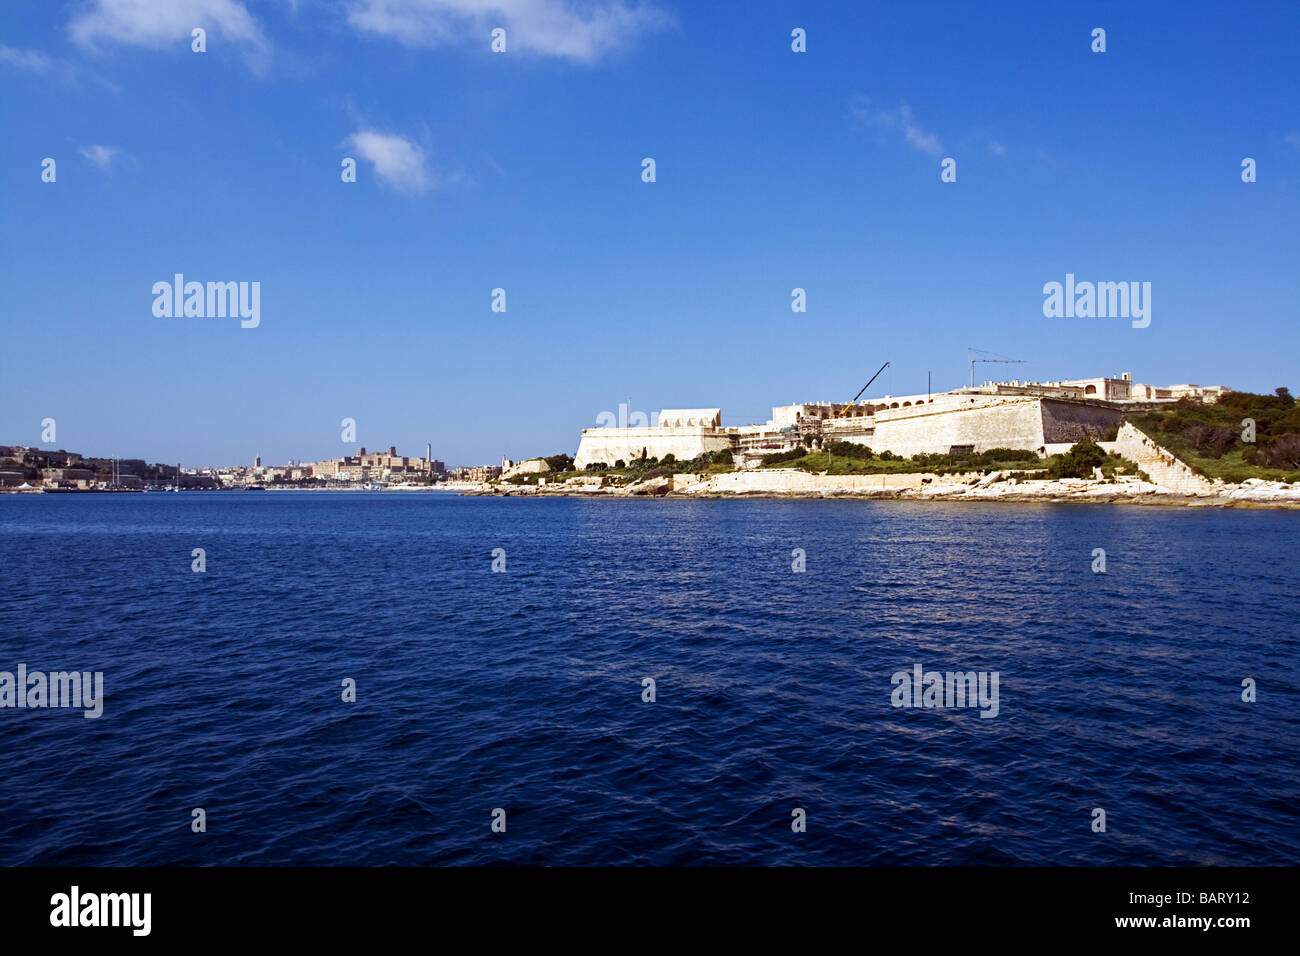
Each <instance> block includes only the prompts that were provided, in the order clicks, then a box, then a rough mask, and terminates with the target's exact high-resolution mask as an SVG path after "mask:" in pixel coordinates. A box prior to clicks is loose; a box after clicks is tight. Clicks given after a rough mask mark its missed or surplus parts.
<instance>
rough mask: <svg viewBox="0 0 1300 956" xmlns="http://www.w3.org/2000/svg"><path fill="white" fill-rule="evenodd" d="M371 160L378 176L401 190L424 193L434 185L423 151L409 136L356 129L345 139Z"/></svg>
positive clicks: (363, 156) (369, 161)
mask: <svg viewBox="0 0 1300 956" xmlns="http://www.w3.org/2000/svg"><path fill="white" fill-rule="evenodd" d="M345 142H346V143H347V145H349V146H351V147H352V148H353V149H355V150H356V151H357V153H358V154H359V155H360V156H361V158H362V159H364V160H366V161H367V162H368V163H370V165H371V167H373V169H374V171H375V175H376V176H378V177H379V178H380V179H381V180H382V181H384V182H386V183H387V184H388V185H390V186H392V187H393V188H395V189H399V190H401V191H402V192H424V191H425V190H427V189H429V188H430V187H431V186H432V185H433V182H434V180H433V174H432V173H430V172H429V168H428V165H427V162H426V158H425V154H424V150H423V149H421V148H420V147H419V146H417V145H415V144H414V143H412V142H411V141H410V140H409V139H406V138H404V137H402V136H397V135H395V134H393V133H380V132H377V131H375V130H372V129H363V130H357V132H355V133H353V134H352V135H351V136H349V137H348V138H347V140H346V141H345Z"/></svg>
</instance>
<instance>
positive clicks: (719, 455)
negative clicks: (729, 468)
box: [713, 448, 735, 465]
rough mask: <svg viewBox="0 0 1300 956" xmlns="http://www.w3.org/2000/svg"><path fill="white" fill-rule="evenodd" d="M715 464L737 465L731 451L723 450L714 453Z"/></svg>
mask: <svg viewBox="0 0 1300 956" xmlns="http://www.w3.org/2000/svg"><path fill="white" fill-rule="evenodd" d="M713 464H715V465H731V464H735V458H733V457H732V454H731V449H730V448H723V449H722V450H720V451H715V452H714V453H713Z"/></svg>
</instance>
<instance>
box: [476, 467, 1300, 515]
mask: <svg viewBox="0 0 1300 956" xmlns="http://www.w3.org/2000/svg"><path fill="white" fill-rule="evenodd" d="M1205 484H1206V487H1205V488H1204V489H1203V490H1197V491H1191V492H1189V491H1187V490H1179V489H1172V488H1167V487H1163V486H1161V485H1157V484H1154V483H1152V482H1150V481H1144V480H1142V479H1140V478H1126V477H1119V478H1115V479H1104V478H1103V479H1084V478H1063V479H1060V480H1056V481H1051V480H1026V479H1022V478H1018V477H1013V476H1008V475H1006V474H1004V473H1002V472H991V473H989V474H987V475H960V476H952V475H947V476H941V475H933V474H908V475H902V474H890V475H820V474H811V473H808V472H801V471H794V470H784V469H781V470H764V471H748V472H745V471H739V472H726V473H723V474H717V475H691V474H676V475H664V476H660V477H656V478H652V479H649V480H646V481H641V482H637V483H634V484H630V485H613V484H609V483H603V482H602V481H601V479H599V478H587V477H582V478H577V479H573V480H571V481H568V482H562V483H556V484H546V485H512V484H501V483H497V484H493V485H490V486H485V487H484V488H482V489H481V490H477V491H468V492H465V493H466V494H471V495H494V496H502V497H548V496H549V497H556V496H558V497H614V498H636V497H655V498H774V499H803V498H862V499H878V500H902V501H983V502H990V501H993V502H996V501H1004V502H1009V503H1024V502H1086V503H1099V504H1135V505H1181V506H1187V507H1220V508H1300V484H1294V485H1291V484H1286V483H1284V482H1275V481H1261V480H1259V479H1251V480H1249V481H1246V482H1244V483H1242V484H1240V485H1234V484H1225V483H1222V482H1214V483H1210V482H1206V483H1205Z"/></svg>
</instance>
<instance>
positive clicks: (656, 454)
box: [574, 427, 731, 471]
mask: <svg viewBox="0 0 1300 956" xmlns="http://www.w3.org/2000/svg"><path fill="white" fill-rule="evenodd" d="M730 447H731V439H729V438H728V437H727V435H726V433H725V432H723V431H720V430H718V429H714V428H702V427H694V428H688V427H682V428H649V427H647V428H584V429H583V430H582V441H580V442H579V443H578V454H577V455H576V456H575V460H574V467H575V468H577V469H578V470H579V471H581V470H582V469H583V468H586V467H587V465H588V464H590V463H591V462H599V461H603V462H605V463H606V464H608V465H613V464H614V462H616V461H618V460H619V459H622V460H623V461H631V460H632V459H634V458H640V457H641V454H642V452H643V451H644V452H645V455H646V457H647V458H663V457H664V455H669V454H671V455H673V456H675V457H676V458H677V460H678V461H689V460H690V459H692V458H695V457H696V456H698V455H701V454H703V453H704V452H712V451H721V450H722V449H724V448H730Z"/></svg>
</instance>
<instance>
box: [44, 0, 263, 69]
mask: <svg viewBox="0 0 1300 956" xmlns="http://www.w3.org/2000/svg"><path fill="white" fill-rule="evenodd" d="M195 27H202V28H203V29H204V30H205V31H207V33H208V34H209V47H208V49H209V50H211V49H212V46H211V41H212V38H213V36H214V35H215V36H216V37H220V38H221V39H223V40H225V41H227V42H229V43H231V44H232V45H235V46H238V47H240V48H241V49H242V50H243V52H244V53H245V55H246V56H247V57H248V59H249V62H250V64H251V65H252V66H253V67H254V69H261V68H262V67H263V66H264V65H265V63H266V61H267V59H268V57H269V55H270V46H269V44H268V43H267V41H266V38H265V37H264V36H263V34H262V27H261V25H260V24H259V23H258V22H257V20H256V18H254V16H253V15H252V14H251V13H249V12H248V8H247V7H245V6H244V4H243V3H241V2H239V0H165V2H161V3H150V2H148V0H90V2H89V3H88V4H87V5H86V6H84V7H83V8H81V9H80V10H79V11H78V13H77V14H76V15H75V16H74V17H73V19H72V22H71V23H70V24H69V25H68V33H69V34H70V35H71V37H72V39H73V41H75V42H76V43H77V44H78V45H80V46H82V47H86V48H94V47H96V46H98V45H99V44H100V43H102V42H108V43H116V44H120V45H122V46H140V47H147V48H150V49H155V50H158V49H168V48H171V49H177V50H185V51H188V50H189V48H190V31H191V30H193V29H194V28H195Z"/></svg>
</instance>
